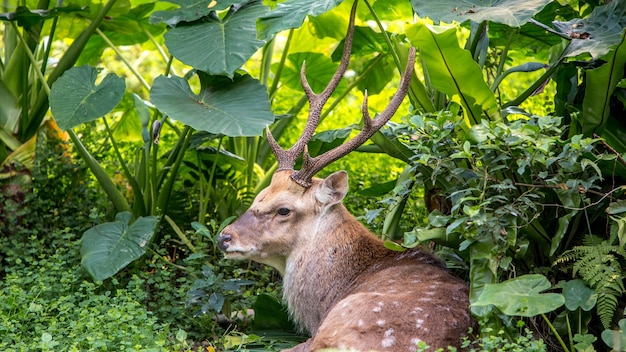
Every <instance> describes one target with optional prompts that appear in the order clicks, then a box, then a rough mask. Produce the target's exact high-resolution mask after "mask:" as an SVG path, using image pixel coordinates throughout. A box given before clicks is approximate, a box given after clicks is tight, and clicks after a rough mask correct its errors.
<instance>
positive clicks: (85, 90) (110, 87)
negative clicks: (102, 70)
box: [50, 66, 126, 130]
mask: <svg viewBox="0 0 626 352" xmlns="http://www.w3.org/2000/svg"><path fill="white" fill-rule="evenodd" d="M97 76H98V70H97V69H96V68H94V67H91V66H80V67H73V68H71V69H69V70H67V71H66V72H65V73H64V74H63V76H61V77H59V79H57V80H56V81H55V82H54V84H53V85H52V88H51V90H50V109H51V110H52V115H53V116H54V118H55V119H56V121H57V124H58V125H59V128H61V129H62V130H67V129H70V128H73V127H76V126H78V125H80V124H83V123H86V122H89V121H93V120H95V119H97V118H100V117H102V116H104V115H106V114H108V113H109V112H110V111H111V110H113V108H115V107H116V106H117V104H119V102H120V101H121V100H122V97H123V96H124V92H125V91H126V82H125V81H124V79H123V78H120V77H118V76H116V75H115V74H113V73H109V74H108V75H106V77H104V78H103V79H102V82H100V84H98V85H97V84H96V78H97Z"/></svg>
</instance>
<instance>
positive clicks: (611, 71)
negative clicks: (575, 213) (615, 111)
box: [580, 1, 626, 152]
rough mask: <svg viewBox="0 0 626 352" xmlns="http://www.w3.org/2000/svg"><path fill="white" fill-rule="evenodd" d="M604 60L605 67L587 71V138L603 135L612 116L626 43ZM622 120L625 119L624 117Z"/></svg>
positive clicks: (584, 130)
mask: <svg viewBox="0 0 626 352" xmlns="http://www.w3.org/2000/svg"><path fill="white" fill-rule="evenodd" d="M623 2H624V3H626V1H623ZM603 59H604V60H606V63H605V64H604V65H602V66H600V67H598V68H596V69H593V70H587V71H586V79H585V83H586V89H585V97H584V98H583V109H582V110H583V116H582V119H581V121H580V124H581V127H582V133H583V134H584V135H586V136H591V135H593V133H598V134H600V135H602V132H603V130H604V128H605V125H606V123H607V120H608V119H609V117H610V115H611V107H610V103H611V97H612V96H613V92H614V91H615V88H616V87H617V84H618V83H619V82H620V81H621V80H622V79H623V78H624V66H625V65H626V41H623V42H622V43H621V44H620V45H619V46H618V47H617V48H615V49H614V50H612V51H611V52H609V53H608V54H606V55H605V56H603ZM615 117H616V118H618V117H620V116H615ZM621 118H622V119H623V118H624V116H621ZM622 121H623V120H622ZM618 151H620V152H624V149H621V150H620V149H618Z"/></svg>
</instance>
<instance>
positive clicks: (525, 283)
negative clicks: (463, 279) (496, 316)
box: [472, 274, 565, 317]
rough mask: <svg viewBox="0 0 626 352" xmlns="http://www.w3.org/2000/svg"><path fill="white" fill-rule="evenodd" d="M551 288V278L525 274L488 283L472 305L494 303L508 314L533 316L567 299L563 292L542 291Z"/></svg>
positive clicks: (545, 311) (559, 305) (554, 307)
mask: <svg viewBox="0 0 626 352" xmlns="http://www.w3.org/2000/svg"><path fill="white" fill-rule="evenodd" d="M550 287H551V285H550V281H548V279H547V278H546V277H545V276H543V275H539V274H528V275H522V276H518V277H516V278H514V279H510V280H507V281H504V282H501V283H497V284H487V285H485V287H484V289H483V291H482V292H481V294H480V296H479V297H478V299H477V300H476V301H474V302H473V303H472V306H488V305H494V306H496V307H497V308H498V309H499V310H500V311H501V312H502V313H504V314H506V315H510V316H521V317H534V316H536V315H539V314H544V313H549V312H552V311H554V310H556V309H557V308H559V307H561V306H562V305H563V304H564V303H565V298H564V297H563V296H562V295H560V294H557V293H541V292H542V291H545V290H548V289H550Z"/></svg>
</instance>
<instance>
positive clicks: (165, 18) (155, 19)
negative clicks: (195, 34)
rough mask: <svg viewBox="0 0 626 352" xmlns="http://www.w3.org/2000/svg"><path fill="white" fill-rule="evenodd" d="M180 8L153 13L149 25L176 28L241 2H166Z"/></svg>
mask: <svg viewBox="0 0 626 352" xmlns="http://www.w3.org/2000/svg"><path fill="white" fill-rule="evenodd" d="M168 2H171V3H173V4H176V5H180V8H178V9H175V10H169V11H155V12H154V13H153V14H152V15H151V16H150V23H152V24H155V23H165V24H167V25H168V26H171V27H176V25H177V24H178V23H180V22H192V21H195V20H197V19H200V18H202V17H204V16H207V15H209V14H210V13H211V12H213V11H221V10H225V9H227V8H228V7H230V6H231V5H233V4H237V3H241V0H220V1H215V0H168Z"/></svg>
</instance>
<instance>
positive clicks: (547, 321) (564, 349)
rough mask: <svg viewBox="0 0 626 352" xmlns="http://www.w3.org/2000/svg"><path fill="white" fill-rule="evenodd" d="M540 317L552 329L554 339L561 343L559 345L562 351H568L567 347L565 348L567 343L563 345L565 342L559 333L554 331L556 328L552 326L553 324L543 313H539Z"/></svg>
mask: <svg viewBox="0 0 626 352" xmlns="http://www.w3.org/2000/svg"><path fill="white" fill-rule="evenodd" d="M541 317H542V318H543V320H544V321H545V322H546V324H548V326H549V327H550V330H551V331H552V333H553V334H554V336H555V337H556V339H557V340H558V341H559V344H561V347H562V348H563V351H564V352H569V349H568V348H567V345H565V342H564V341H563V339H562V338H561V335H559V333H558V332H557V331H556V329H555V328H554V325H552V323H551V322H550V320H549V319H548V317H547V316H546V315H545V314H544V313H541Z"/></svg>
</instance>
